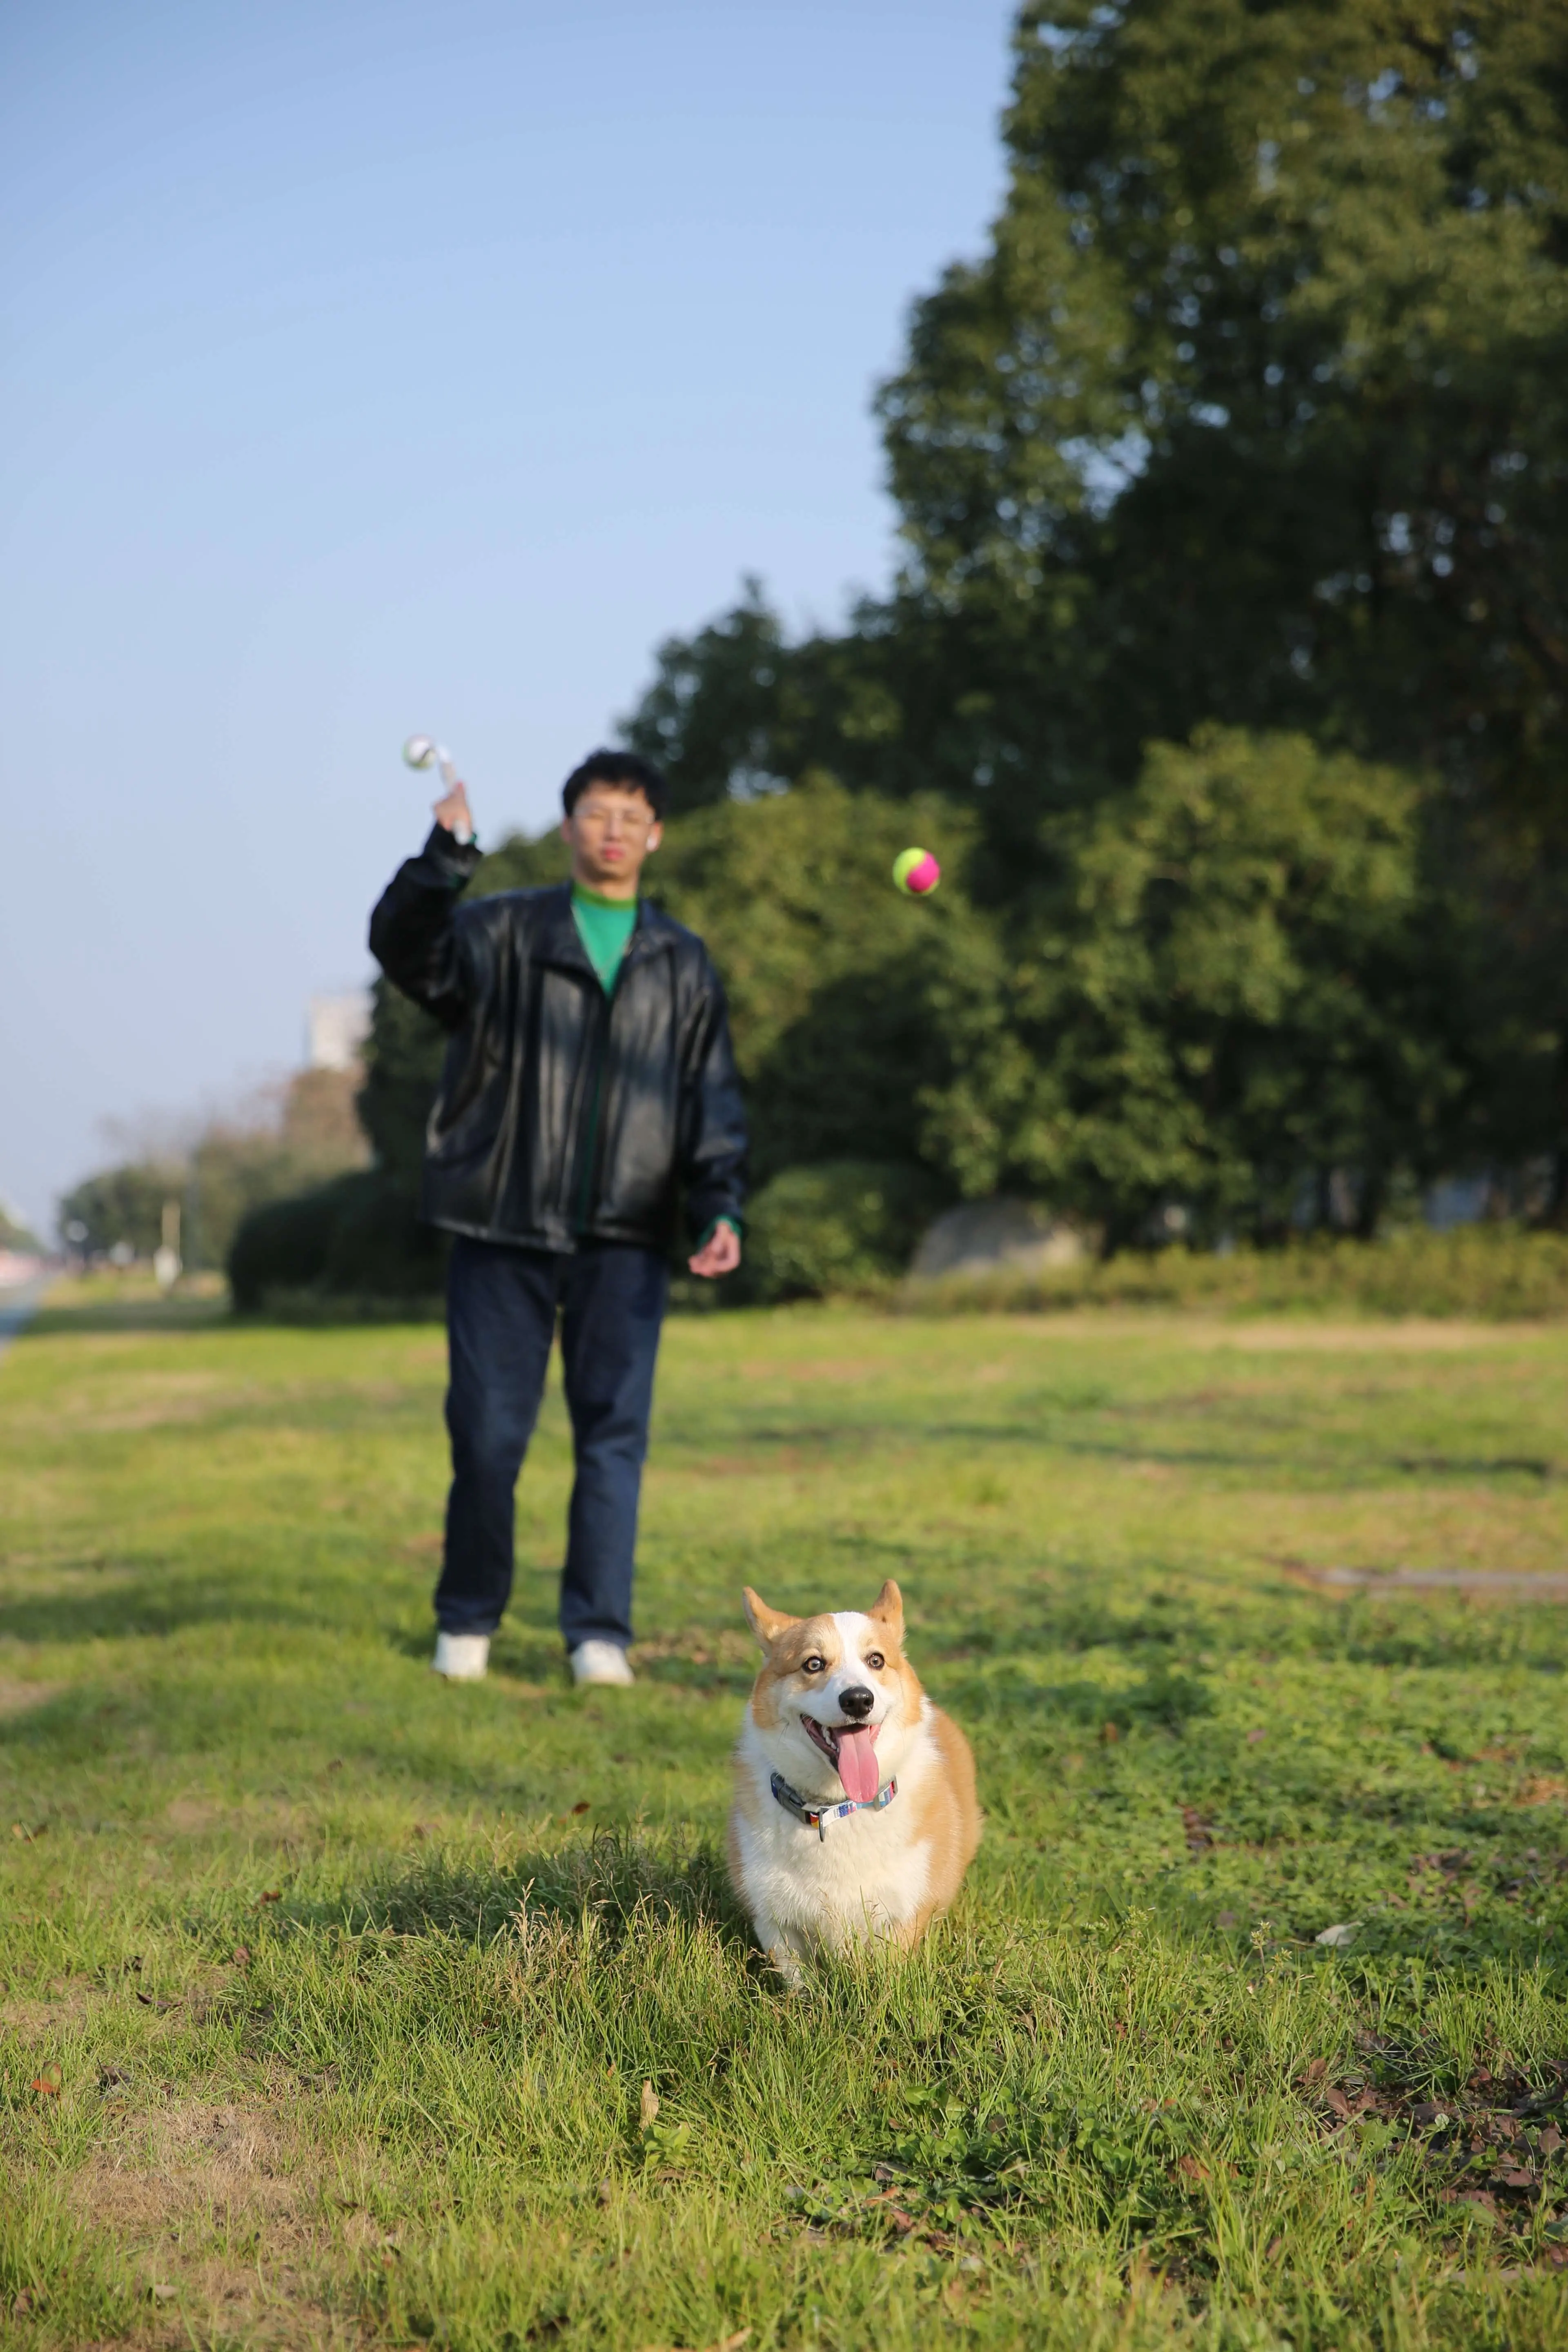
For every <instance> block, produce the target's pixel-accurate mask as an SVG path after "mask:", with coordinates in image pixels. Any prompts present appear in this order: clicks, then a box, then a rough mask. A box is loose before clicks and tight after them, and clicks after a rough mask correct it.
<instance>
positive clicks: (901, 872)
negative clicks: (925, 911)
mask: <svg viewBox="0 0 1568 2352" xmlns="http://www.w3.org/2000/svg"><path fill="white" fill-rule="evenodd" d="M893 880H894V881H895V882H896V883H897V884H898V887H899V888H900V890H901V891H902V892H903V894H904V896H905V897H906V898H930V897H931V892H932V891H933V890H934V889H935V888H936V886H937V884H938V883H939V882H940V881H941V880H942V868H941V866H939V865H938V864H937V862H936V860H935V858H934V857H933V856H931V852H930V850H929V849H900V852H899V854H898V856H896V857H895V858H894V860H893Z"/></svg>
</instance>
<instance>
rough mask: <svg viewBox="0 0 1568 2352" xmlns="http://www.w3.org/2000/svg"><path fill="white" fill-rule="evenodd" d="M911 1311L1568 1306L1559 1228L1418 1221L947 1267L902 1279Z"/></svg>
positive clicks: (1485, 1310) (1477, 1312) (1566, 1311)
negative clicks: (1283, 1243)
mask: <svg viewBox="0 0 1568 2352" xmlns="http://www.w3.org/2000/svg"><path fill="white" fill-rule="evenodd" d="M898 1303H899V1306H900V1308H901V1309H902V1310H904V1311H907V1312H912V1313H916V1314H920V1313H926V1314H938V1315H940V1314H965V1313H969V1314H973V1313H983V1312H986V1311H989V1312H992V1313H996V1312H1002V1313H1025V1314H1026V1313H1042V1312H1047V1311H1049V1310H1050V1309H1053V1308H1058V1307H1172V1308H1175V1309H1181V1308H1184V1307H1198V1308H1204V1307H1207V1308H1211V1309H1215V1310H1217V1311H1219V1312H1225V1311H1226V1310H1232V1311H1239V1312H1242V1313H1247V1312H1251V1313H1262V1314H1268V1313H1280V1312H1289V1311H1290V1310H1293V1309H1300V1308H1307V1309H1314V1308H1315V1309H1318V1310H1321V1311H1326V1312H1338V1313H1347V1312H1348V1313H1351V1314H1366V1315H1473V1316H1476V1317H1478V1318H1489V1319H1514V1318H1521V1317H1534V1316H1549V1315H1568V1234H1555V1233H1531V1232H1529V1231H1527V1230H1526V1229H1525V1228H1523V1227H1522V1226H1519V1225H1467V1226H1461V1227H1459V1228H1458V1230H1457V1231H1454V1232H1450V1233H1444V1234H1436V1233H1430V1232H1428V1231H1427V1230H1426V1228H1425V1227H1419V1226H1417V1227H1412V1228H1409V1229H1406V1230H1403V1231H1399V1232H1395V1233H1394V1234H1389V1235H1388V1236H1387V1238H1386V1239H1384V1240H1383V1241H1375V1242H1361V1241H1352V1240H1350V1239H1348V1238H1338V1239H1328V1238H1326V1237H1324V1238H1317V1237H1314V1238H1311V1239H1309V1240H1305V1241H1300V1242H1292V1243H1290V1244H1289V1245H1288V1246H1287V1247H1285V1248H1283V1249H1273V1250H1263V1249H1237V1250H1235V1251H1233V1252H1231V1253H1230V1254H1229V1255H1226V1256H1223V1257H1222V1256H1220V1255H1217V1254H1213V1253H1209V1252H1201V1251H1197V1250H1187V1249H1180V1248H1177V1249H1166V1250H1160V1251H1157V1252H1145V1251H1135V1250H1124V1251H1121V1252H1120V1253H1119V1254H1118V1255H1116V1256H1115V1257H1112V1258H1110V1259H1107V1260H1104V1261H1102V1262H1100V1263H1099V1264H1088V1265H1068V1266H1044V1267H1041V1268H1040V1269H1039V1270H1038V1271H1031V1272H1029V1273H1027V1274H1021V1273H1018V1272H1016V1271H1015V1272H1009V1271H1008V1270H1007V1269H1006V1268H999V1269H998V1270H997V1271H996V1272H995V1273H994V1274H983V1275H946V1276H941V1277H939V1278H938V1279H936V1280H934V1281H926V1282H914V1281H911V1282H910V1283H908V1284H906V1285H905V1286H904V1288H903V1290H902V1292H901V1293H900V1298H899V1302H898Z"/></svg>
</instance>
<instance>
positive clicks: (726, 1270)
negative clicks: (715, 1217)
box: [686, 1218, 741, 1282]
mask: <svg viewBox="0 0 1568 2352" xmlns="http://www.w3.org/2000/svg"><path fill="white" fill-rule="evenodd" d="M686 1263H687V1265H689V1267H690V1268H691V1271H692V1273H693V1274H700V1276H702V1278H703V1280H704V1281H705V1282H712V1281H713V1280H714V1279H715V1278H716V1277H717V1276H719V1275H721V1274H733V1273H734V1271H735V1268H736V1267H737V1266H738V1265H740V1263H741V1236H740V1234H738V1233H737V1232H736V1231H735V1228H734V1226H733V1225H731V1224H730V1223H727V1222H726V1221H725V1220H724V1219H723V1218H721V1219H720V1222H719V1223H718V1224H716V1225H715V1226H714V1228H713V1231H712V1233H711V1234H710V1235H709V1237H708V1239H707V1240H706V1241H705V1242H704V1243H703V1244H702V1247H701V1248H700V1250H699V1251H698V1253H697V1255H696V1256H695V1257H689V1258H688V1259H687V1261H686Z"/></svg>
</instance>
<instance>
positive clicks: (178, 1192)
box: [58, 1070, 369, 1268]
mask: <svg viewBox="0 0 1568 2352" xmlns="http://www.w3.org/2000/svg"><path fill="white" fill-rule="evenodd" d="M356 1083H357V1081H356V1080H355V1078H354V1076H353V1074H352V1073H351V1072H348V1071H344V1070H301V1071H300V1072H298V1073H297V1074H296V1075H295V1076H293V1077H292V1078H290V1079H289V1080H287V1081H285V1082H284V1083H282V1084H281V1085H277V1086H268V1087H261V1088H259V1089H258V1091H257V1092H256V1093H255V1094H254V1095H252V1096H251V1097H248V1098H247V1100H246V1101H244V1102H242V1103H241V1104H240V1105H239V1106H238V1107H237V1109H235V1110H234V1111H231V1112H229V1113H227V1114H226V1115H223V1116H220V1117H217V1118H210V1119H208V1120H207V1121H206V1122H205V1125H203V1126H202V1127H200V1128H199V1129H197V1130H196V1132H195V1135H194V1136H191V1137H190V1138H188V1139H185V1140H184V1143H183V1147H182V1148H180V1149H178V1150H175V1149H171V1148H169V1147H168V1146H167V1144H165V1145H164V1148H163V1149H161V1150H156V1151H149V1150H142V1152H139V1153H137V1154H136V1155H135V1156H134V1157H132V1158H130V1159H127V1160H121V1162H119V1163H118V1164H117V1165H115V1166H114V1167H111V1168H107V1169H103V1170H101V1171H99V1173H98V1174H96V1175H93V1176H89V1177H87V1178H85V1179H84V1180H83V1181H82V1182H81V1183H79V1184H78V1185H76V1186H75V1187H74V1188H73V1189H72V1191H70V1192H68V1193H67V1194H66V1195H65V1196H64V1198H63V1199H62V1200H61V1202H60V1204H59V1211H58V1223H59V1228H60V1231H61V1233H62V1234H66V1233H68V1228H69V1227H70V1226H71V1225H73V1224H80V1225H83V1226H85V1228H86V1238H85V1240H82V1241H80V1242H79V1243H78V1244H76V1245H77V1246H78V1247H79V1248H81V1249H82V1250H84V1251H85V1252H87V1253H88V1254H89V1255H106V1254H107V1253H108V1252H109V1251H110V1250H112V1249H115V1248H116V1247H119V1246H121V1245H123V1246H124V1247H126V1248H129V1249H130V1250H131V1252H132V1255H134V1256H136V1257H140V1258H146V1257H151V1255H152V1254H153V1251H154V1250H155V1249H156V1248H157V1246H158V1243H159V1240H160V1238H161V1237H162V1232H163V1209H164V1204H165V1202H169V1201H175V1202H179V1204H180V1207H181V1211H182V1230H181V1238H180V1247H181V1252H182V1255H183V1256H184V1262H185V1264H186V1265H187V1266H189V1267H192V1268H197V1267H213V1266H220V1265H223V1264H224V1262H225V1260H226V1256H227V1254H228V1248H229V1244H230V1242H231V1241H232V1239H233V1237H234V1234H235V1232H236V1230H237V1227H238V1226H239V1224H240V1223H241V1222H242V1220H243V1219H244V1218H245V1217H246V1216H247V1215H248V1213H250V1211H251V1210H252V1209H255V1208H258V1207H259V1206H260V1205H261V1204H262V1203H263V1202H269V1201H276V1200H279V1199H282V1198H285V1197H286V1196H287V1195H289V1193H293V1192H299V1191H300V1188H301V1187H302V1186H304V1185H307V1184H312V1183H319V1182H321V1181H324V1180H325V1179H327V1178H329V1177H332V1176H336V1175H339V1174H341V1173H342V1172H344V1171H348V1170H352V1169H356V1168H363V1166H364V1164H365V1162H366V1160H367V1159H368V1157H369V1152H368V1149H367V1146H366V1143H365V1139H364V1136H363V1133H362V1132H361V1130H360V1128H359V1124H358V1121H357V1120H356V1118H355V1116H354V1109H353V1097H354V1088H355V1085H356Z"/></svg>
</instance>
